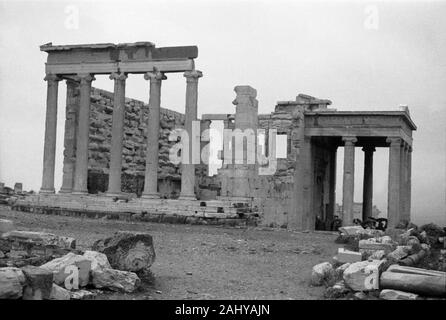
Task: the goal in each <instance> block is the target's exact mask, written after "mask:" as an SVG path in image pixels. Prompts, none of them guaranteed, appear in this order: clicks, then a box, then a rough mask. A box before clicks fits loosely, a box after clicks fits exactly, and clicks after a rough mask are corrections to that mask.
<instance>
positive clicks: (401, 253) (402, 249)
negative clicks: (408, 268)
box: [387, 246, 410, 263]
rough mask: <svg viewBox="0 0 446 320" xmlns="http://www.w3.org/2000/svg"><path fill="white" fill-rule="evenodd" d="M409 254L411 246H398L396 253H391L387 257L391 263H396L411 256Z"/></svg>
mask: <svg viewBox="0 0 446 320" xmlns="http://www.w3.org/2000/svg"><path fill="white" fill-rule="evenodd" d="M409 252H410V247H409V246H398V247H397V248H396V249H395V250H394V251H392V252H390V253H389V254H388V255H387V259H388V260H389V261H390V262H391V263H396V262H398V261H400V260H401V259H403V258H405V257H407V256H408V255H409Z"/></svg>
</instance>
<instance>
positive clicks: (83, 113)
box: [73, 74, 95, 194]
mask: <svg viewBox="0 0 446 320" xmlns="http://www.w3.org/2000/svg"><path fill="white" fill-rule="evenodd" d="M93 80H95V78H94V77H93V76H92V75H91V74H78V75H77V76H76V81H79V82H80V106H79V127H78V133H77V142H76V168H75V175H74V187H73V193H75V194H88V186H87V181H88V141H89V133H90V94H91V82H92V81H93Z"/></svg>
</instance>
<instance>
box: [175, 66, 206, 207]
mask: <svg viewBox="0 0 446 320" xmlns="http://www.w3.org/2000/svg"><path fill="white" fill-rule="evenodd" d="M184 76H185V77H186V79H187V87H186V116H185V122H184V126H185V129H186V131H187V133H188V134H189V146H188V147H189V159H187V160H186V159H184V160H183V161H187V163H182V164H181V193H180V199H184V200H195V199H196V196H195V192H194V186H195V165H194V164H193V163H192V157H193V155H192V143H194V141H195V139H193V137H192V121H195V120H197V100H198V79H199V78H201V77H202V76H203V74H202V73H201V71H198V70H192V71H186V72H185V73H184Z"/></svg>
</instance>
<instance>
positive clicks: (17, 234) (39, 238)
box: [3, 230, 76, 249]
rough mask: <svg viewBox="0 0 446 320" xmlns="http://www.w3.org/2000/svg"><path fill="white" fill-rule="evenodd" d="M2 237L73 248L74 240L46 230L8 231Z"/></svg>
mask: <svg viewBox="0 0 446 320" xmlns="http://www.w3.org/2000/svg"><path fill="white" fill-rule="evenodd" d="M3 238H4V239H7V240H11V241H21V242H31V243H35V244H40V245H43V246H56V247H60V248H64V249H75V248H76V240H75V239H73V238H70V237H62V236H58V235H55V234H51V233H46V232H35V231H18V230H14V231H10V232H7V233H5V234H4V235H3Z"/></svg>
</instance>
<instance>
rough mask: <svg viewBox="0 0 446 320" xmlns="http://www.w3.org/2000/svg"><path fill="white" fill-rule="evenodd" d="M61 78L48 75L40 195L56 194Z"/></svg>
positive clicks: (46, 79) (46, 78)
mask: <svg viewBox="0 0 446 320" xmlns="http://www.w3.org/2000/svg"><path fill="white" fill-rule="evenodd" d="M60 80H61V78H59V77H58V76H57V75H54V74H47V75H46V77H45V81H47V95H46V120H45V142H44V147H43V174H42V187H41V188H40V193H54V192H55V190H54V168H55V163H56V136H57V95H58V87H59V81H60Z"/></svg>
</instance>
